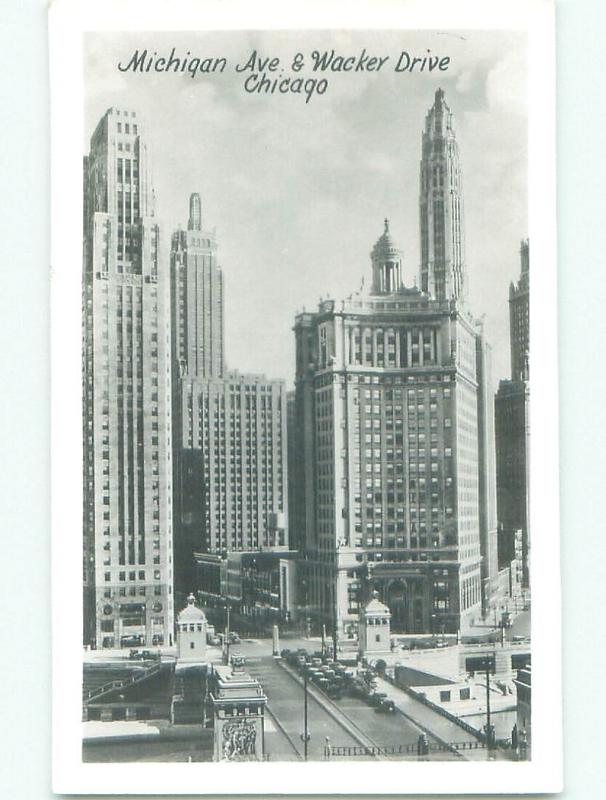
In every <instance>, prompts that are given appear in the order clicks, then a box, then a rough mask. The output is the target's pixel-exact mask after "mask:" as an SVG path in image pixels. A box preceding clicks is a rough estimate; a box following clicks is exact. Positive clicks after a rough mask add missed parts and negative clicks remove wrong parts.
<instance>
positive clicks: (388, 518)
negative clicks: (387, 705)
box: [290, 91, 496, 639]
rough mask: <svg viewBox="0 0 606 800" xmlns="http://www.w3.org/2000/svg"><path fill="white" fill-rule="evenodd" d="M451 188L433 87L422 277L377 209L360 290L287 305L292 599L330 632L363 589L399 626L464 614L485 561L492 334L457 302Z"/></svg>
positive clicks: (492, 542) (467, 618) (457, 247)
mask: <svg viewBox="0 0 606 800" xmlns="http://www.w3.org/2000/svg"><path fill="white" fill-rule="evenodd" d="M460 193H461V177H460V168H459V163H458V155H457V149H456V140H455V138H454V130H453V124H452V115H451V114H450V110H449V109H448V106H447V105H446V102H445V100H444V95H443V93H442V92H441V91H438V92H437V93H436V97H435V102H434V106H433V107H432V109H431V110H430V112H429V114H428V118H427V121H426V127H425V131H424V133H423V157H422V162H421V192H420V218H421V226H420V227H421V238H422V248H421V249H422V262H421V288H417V287H414V288H406V287H405V286H404V285H403V281H402V276H403V272H404V270H403V261H402V254H401V251H400V250H399V248H398V247H397V246H396V244H395V242H394V241H393V239H392V236H391V233H390V231H389V225H388V223H387V221H386V223H385V230H384V232H383V235H382V236H381V237H380V238H379V240H378V241H377V243H376V245H375V247H374V248H373V251H372V253H371V263H372V282H371V291H370V293H369V294H368V295H366V296H363V295H354V296H352V297H350V298H349V299H347V300H343V301H334V300H326V301H323V302H322V303H320V306H319V308H318V310H317V312H313V313H302V314H300V315H298V316H297V318H296V321H295V327H294V331H295V338H296V388H295V399H294V424H293V428H294V436H295V443H294V448H293V449H294V452H295V453H296V455H297V458H296V459H294V465H295V472H294V474H293V475H292V476H290V481H291V482H292V485H293V508H292V513H291V519H292V526H291V527H292V533H293V541H294V542H296V546H297V547H298V548H299V550H300V554H301V559H300V562H299V603H300V605H301V606H302V608H303V609H305V613H306V614H307V616H309V618H310V619H311V620H312V625H314V624H315V626H316V627H318V626H320V625H322V624H324V625H326V626H327V627H328V628H329V629H332V630H335V629H336V634H337V637H338V638H345V639H347V638H350V639H351V638H355V636H356V635H357V622H358V616H359V613H360V610H361V608H362V607H363V605H364V603H365V602H366V601H367V600H368V598H369V596H370V594H371V592H372V591H373V590H375V589H376V590H378V591H379V594H380V596H381V598H382V600H383V602H385V603H386V604H387V606H388V607H389V609H390V612H391V615H392V616H391V625H392V629H393V630H394V631H396V632H418V633H428V632H435V633H438V632H442V631H444V632H456V631H459V630H461V629H465V628H467V627H469V626H470V625H471V624H472V622H473V621H474V620H476V619H479V618H480V617H481V614H482V591H483V579H484V580H485V578H486V577H488V574H489V573H490V574H493V573H496V519H495V511H494V495H495V490H494V472H495V467H494V447H493V446H492V440H493V436H494V427H493V412H492V396H491V392H490V389H489V383H488V382H489V379H490V378H489V374H490V368H489V363H490V348H489V347H488V345H487V343H486V341H485V338H484V334H483V331H482V328H481V326H480V325H479V324H478V323H477V322H476V321H475V320H474V318H473V317H472V316H471V315H470V314H469V312H468V311H467V310H466V308H465V305H464V302H463V296H464V286H465V270H464V248H463V229H462V196H461V194H460ZM446 194H449V195H450V199H449V202H448V204H445V202H444V199H445V196H446Z"/></svg>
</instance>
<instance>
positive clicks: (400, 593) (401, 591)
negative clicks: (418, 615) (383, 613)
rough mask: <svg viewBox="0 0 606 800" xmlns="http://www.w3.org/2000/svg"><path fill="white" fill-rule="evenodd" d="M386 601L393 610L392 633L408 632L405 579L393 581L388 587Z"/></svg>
mask: <svg viewBox="0 0 606 800" xmlns="http://www.w3.org/2000/svg"><path fill="white" fill-rule="evenodd" d="M386 603H387V605H388V606H389V610H390V611H391V631H392V633H407V632H408V594H407V586H406V584H405V583H404V581H400V580H397V581H393V582H392V583H391V584H389V587H388V589H387V598H386Z"/></svg>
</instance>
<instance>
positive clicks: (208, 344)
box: [170, 193, 225, 378]
mask: <svg viewBox="0 0 606 800" xmlns="http://www.w3.org/2000/svg"><path fill="white" fill-rule="evenodd" d="M170 265H171V281H172V298H171V299H172V330H173V339H172V343H173V353H172V357H173V369H177V370H178V371H179V373H180V374H181V375H189V376H190V377H191V378H222V377H223V373H224V369H225V365H224V346H223V339H224V337H223V329H224V322H223V320H224V313H223V273H222V272H221V268H220V267H219V264H218V262H217V242H216V238H215V234H214V232H213V231H208V230H204V229H203V226H202V201H201V199H200V195H199V194H197V193H194V194H192V195H191V196H190V198H189V219H188V221H187V230H185V231H184V230H178V231H175V233H174V234H173V237H172V246H171V254H170Z"/></svg>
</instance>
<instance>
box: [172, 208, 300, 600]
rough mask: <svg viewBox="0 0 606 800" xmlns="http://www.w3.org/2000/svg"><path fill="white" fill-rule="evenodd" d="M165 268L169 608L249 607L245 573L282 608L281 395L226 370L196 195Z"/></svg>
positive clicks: (213, 275) (217, 285)
mask: <svg viewBox="0 0 606 800" xmlns="http://www.w3.org/2000/svg"><path fill="white" fill-rule="evenodd" d="M170 265H171V289H172V291H171V309H172V326H171V339H172V357H173V362H172V390H173V402H172V409H173V430H174V436H173V475H174V493H173V514H174V521H175V592H176V594H177V596H178V598H179V602H183V601H184V599H185V597H186V596H187V594H188V592H189V591H191V590H192V589H193V588H196V589H197V590H199V591H202V592H204V593H206V595H208V596H211V595H225V594H226V593H229V594H230V595H232V596H234V597H238V596H241V597H242V604H243V605H246V606H251V607H254V606H255V604H256V603H258V602H261V594H260V593H259V595H258V596H255V597H252V590H251V591H250V592H249V593H248V594H247V592H246V591H245V590H244V589H243V588H242V585H241V581H242V580H244V581H245V582H246V579H245V578H244V577H243V576H244V575H245V574H246V575H247V574H248V572H249V571H250V570H251V569H252V570H253V572H255V578H254V579H253V580H252V584H253V585H255V581H257V580H258V582H259V583H258V585H259V586H260V585H261V584H262V583H264V582H267V584H268V585H269V584H270V583H271V585H272V586H277V585H279V586H281V587H282V589H283V591H282V589H281V591H280V598H281V599H280V602H282V601H284V602H286V601H285V599H284V598H286V596H287V594H288V592H287V590H286V584H287V580H286V577H284V575H285V573H284V571H283V570H282V566H283V565H280V558H281V555H282V554H283V553H284V552H285V551H286V549H287V546H288V530H287V526H286V513H287V504H286V503H287V496H286V491H287V484H286V392H285V386H284V383H283V382H282V381H277V380H271V379H269V378H267V377H266V376H265V375H254V374H250V373H244V374H241V373H239V372H236V371H234V370H228V369H227V366H226V357H225V345H224V284H223V272H222V270H221V268H220V267H219V264H218V261H217V240H216V236H215V233H214V231H209V230H208V228H207V227H206V225H205V221H204V217H203V213H202V201H201V198H200V195H199V194H198V193H194V194H191V195H190V198H189V218H188V221H187V228H186V230H183V229H180V230H177V231H175V233H174V234H173V237H172V246H171V254H170ZM260 550H263V551H264V556H263V561H261V559H260V558H259V560H258V561H257V560H256V556H255V555H253V554H255V553H258V552H259V551H260ZM251 564H252V565H253V566H252V567H251V566H250V565H251ZM284 570H286V571H288V569H287V567H284ZM257 571H258V573H259V574H258V575H257ZM278 573H279V574H278ZM236 575H237V576H238V577H237V578H235V577H234V576H236ZM227 581H231V583H230V584H229V589H228V585H227ZM234 581H235V584H234ZM238 584H240V585H239V586H238ZM255 591H256V589H255ZM274 594H276V593H274ZM263 602H265V601H263ZM274 602H278V601H277V600H275V599H274ZM284 608H286V606H284Z"/></svg>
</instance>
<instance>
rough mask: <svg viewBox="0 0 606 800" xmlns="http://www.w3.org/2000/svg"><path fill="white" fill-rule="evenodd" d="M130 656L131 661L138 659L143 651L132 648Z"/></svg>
mask: <svg viewBox="0 0 606 800" xmlns="http://www.w3.org/2000/svg"><path fill="white" fill-rule="evenodd" d="M128 657H129V658H130V660H131V661H135V660H136V659H139V658H141V653H139V651H138V650H131V651H130V653H129V654H128Z"/></svg>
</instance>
